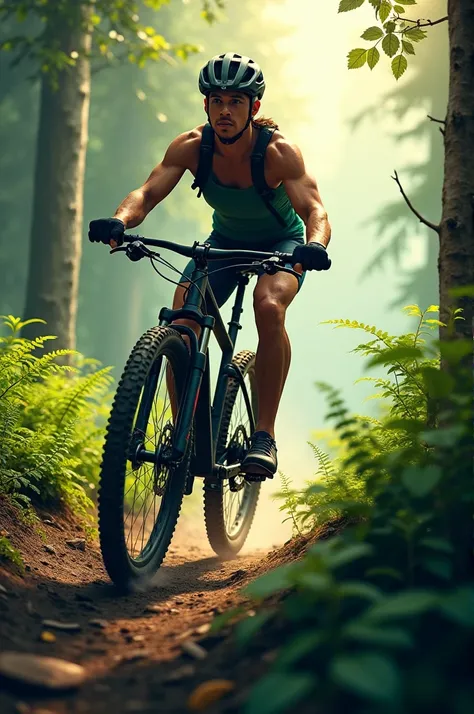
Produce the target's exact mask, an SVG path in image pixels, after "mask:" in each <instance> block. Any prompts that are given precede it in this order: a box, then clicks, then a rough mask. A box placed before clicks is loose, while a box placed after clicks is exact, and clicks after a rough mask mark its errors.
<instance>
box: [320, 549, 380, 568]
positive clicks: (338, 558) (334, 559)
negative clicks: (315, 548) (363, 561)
mask: <svg viewBox="0 0 474 714" xmlns="http://www.w3.org/2000/svg"><path fill="white" fill-rule="evenodd" d="M372 550H373V548H372V546H371V545H369V544H368V543H354V544H352V545H348V546H345V547H343V548H340V549H338V550H334V551H332V552H330V553H329V555H328V565H329V567H330V568H340V567H341V566H342V565H347V564H348V563H352V562H353V561H354V560H358V559H359V558H365V557H367V556H368V555H370V554H371V553H372Z"/></svg>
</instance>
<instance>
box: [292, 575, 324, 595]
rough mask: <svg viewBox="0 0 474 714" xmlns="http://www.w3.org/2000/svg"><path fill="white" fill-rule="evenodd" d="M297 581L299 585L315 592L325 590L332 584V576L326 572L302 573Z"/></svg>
mask: <svg viewBox="0 0 474 714" xmlns="http://www.w3.org/2000/svg"><path fill="white" fill-rule="evenodd" d="M296 582H297V585H298V586H300V587H303V588H304V589H305V590H310V591H311V592H315V593H321V592H324V591H325V590H328V589H329V588H330V587H331V585H332V581H331V578H329V577H328V575H326V574H324V573H302V574H301V575H299V576H298V577H297V580H296Z"/></svg>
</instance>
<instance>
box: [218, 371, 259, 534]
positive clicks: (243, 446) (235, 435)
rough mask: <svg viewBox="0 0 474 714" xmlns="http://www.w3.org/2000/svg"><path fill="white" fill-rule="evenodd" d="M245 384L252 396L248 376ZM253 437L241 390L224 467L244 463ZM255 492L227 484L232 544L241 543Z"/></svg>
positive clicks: (224, 498)
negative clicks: (234, 542)
mask: <svg viewBox="0 0 474 714" xmlns="http://www.w3.org/2000/svg"><path fill="white" fill-rule="evenodd" d="M245 384H246V387H247V393H248V394H249V395H252V389H251V387H252V385H251V381H250V377H249V375H248V374H247V375H246V376H245ZM251 435H252V434H251V423H250V417H249V414H248V411H247V406H246V404H245V399H244V394H243V391H242V389H241V387H239V388H238V391H237V396H236V398H235V402H234V407H233V409H232V414H231V417H230V422H229V428H228V430H227V443H226V449H225V461H224V463H226V464H231V463H236V462H240V463H242V460H243V458H244V457H245V454H246V453H247V451H248V448H249V445H250V437H251ZM253 490H254V485H253V484H249V483H247V482H246V481H245V480H243V484H242V487H241V488H240V489H239V490H238V491H232V490H231V488H230V483H229V481H224V483H223V488H222V507H223V509H222V510H223V516H224V527H225V532H226V535H227V537H228V538H229V540H235V539H237V538H238V537H239V535H240V532H241V530H242V528H243V527H244V525H245V523H246V516H247V513H248V511H249V509H250V508H251V505H252V500H253Z"/></svg>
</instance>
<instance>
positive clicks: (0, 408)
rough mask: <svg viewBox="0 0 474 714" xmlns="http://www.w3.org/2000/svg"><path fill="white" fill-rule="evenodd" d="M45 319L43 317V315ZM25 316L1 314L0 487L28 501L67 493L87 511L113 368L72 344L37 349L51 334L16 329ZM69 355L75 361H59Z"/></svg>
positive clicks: (24, 502) (79, 508) (67, 498)
mask: <svg viewBox="0 0 474 714" xmlns="http://www.w3.org/2000/svg"><path fill="white" fill-rule="evenodd" d="M38 322H41V321H38ZM25 324H27V323H25V322H23V321H21V320H20V319H19V318H15V317H13V316H11V315H9V316H6V317H4V318H3V327H4V328H6V330H7V331H8V332H7V335H6V336H2V337H0V493H3V494H6V495H8V496H9V497H10V498H11V499H12V500H13V501H15V502H16V503H17V504H19V505H22V506H25V505H27V504H29V503H30V501H31V500H32V499H33V500H35V501H41V502H43V503H47V502H51V501H55V500H62V501H64V502H66V503H68V504H69V505H70V506H71V507H72V508H73V509H74V510H75V511H76V512H78V513H80V514H82V515H83V516H84V517H86V516H87V514H88V513H89V512H90V511H91V506H92V501H91V499H90V496H89V494H90V492H91V489H92V490H93V489H94V488H95V486H96V484H97V478H98V464H99V461H100V451H101V444H102V439H103V427H104V424H105V421H106V418H107V413H108V406H107V397H108V393H109V391H110V386H111V382H112V378H111V376H110V368H100V365H99V363H98V362H97V361H96V360H91V359H85V358H84V357H83V356H82V355H80V354H79V353H77V352H75V351H73V350H55V351H52V352H48V353H47V354H45V355H39V356H38V352H39V351H40V350H41V349H43V348H44V346H45V344H46V342H47V341H49V340H51V339H54V338H53V337H51V336H48V335H46V336H41V337H37V338H35V339H34V340H27V339H23V338H21V337H19V336H18V334H19V332H20V330H21V329H22V327H24V326H25ZM65 356H67V357H68V358H69V359H70V360H71V361H72V364H70V365H66V364H61V363H58V360H61V359H63V358H64V357H65Z"/></svg>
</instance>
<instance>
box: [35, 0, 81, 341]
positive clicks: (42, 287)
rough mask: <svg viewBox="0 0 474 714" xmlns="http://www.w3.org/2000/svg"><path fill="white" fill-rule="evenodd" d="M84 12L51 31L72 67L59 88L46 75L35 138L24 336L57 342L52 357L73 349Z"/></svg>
mask: <svg viewBox="0 0 474 714" xmlns="http://www.w3.org/2000/svg"><path fill="white" fill-rule="evenodd" d="M89 10H90V9H88V8H85V7H84V6H80V5H78V7H77V10H76V15H77V16H76V17H73V18H71V21H70V22H68V23H67V22H64V19H63V21H62V22H58V23H57V24H56V25H54V24H53V22H51V23H50V26H49V27H48V29H47V31H48V32H49V34H50V36H51V38H52V41H53V42H55V43H59V46H60V48H61V49H62V50H63V51H64V52H65V53H66V54H67V55H69V56H70V54H71V52H73V51H75V52H78V53H79V57H78V59H77V60H76V64H75V66H73V67H67V68H66V69H64V70H61V71H60V72H59V74H58V81H57V86H56V87H55V86H54V85H53V83H52V81H51V79H52V78H51V76H50V75H49V74H48V73H44V74H43V76H42V85H41V100H40V119H39V129H38V137H37V153H36V169H35V185H34V198H33V216H32V229H31V246H30V257H29V267H28V282H27V297H26V308H25V315H24V316H25V318H31V317H40V318H42V319H43V320H46V322H47V327H46V328H45V327H44V326H39V325H31V326H30V327H29V328H27V332H26V336H27V337H30V338H31V337H34V336H37V335H38V334H44V333H45V329H46V332H47V334H53V335H56V336H57V338H58V339H57V340H55V342H54V343H51V349H59V348H70V349H73V348H74V347H75V342H76V334H75V333H76V313H77V295H78V284H79V267H80V261H81V242H82V212H83V188H84V173H85V159H86V147H87V139H88V119H89V103H90V61H89V57H88V55H89V52H90V47H91V31H90V29H88V27H87V25H86V24H85V21H86V19H87V13H88V12H89Z"/></svg>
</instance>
